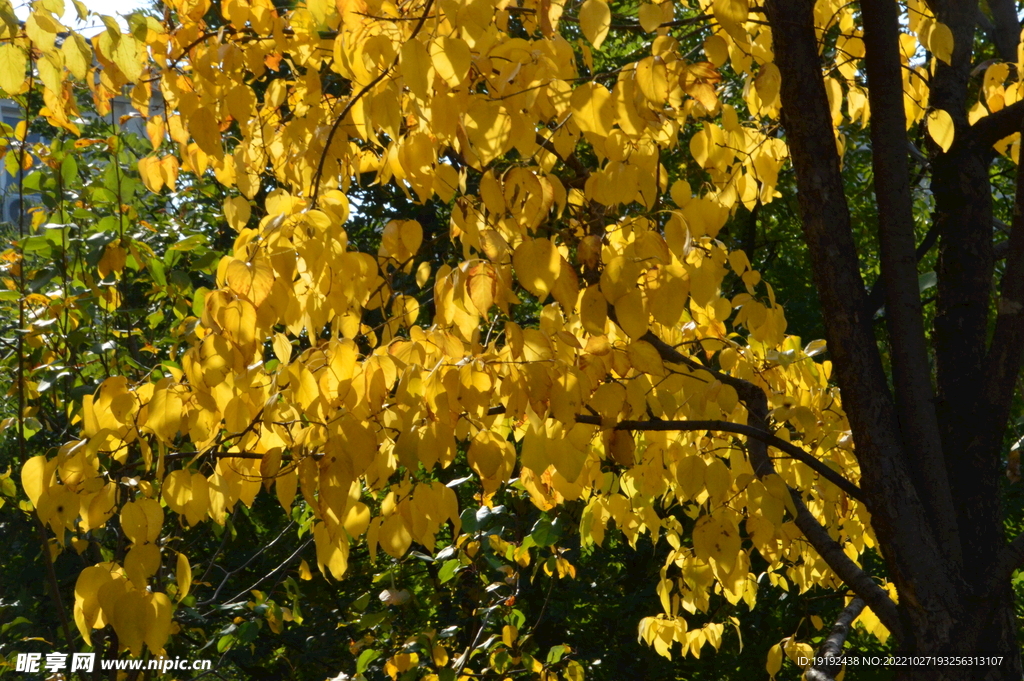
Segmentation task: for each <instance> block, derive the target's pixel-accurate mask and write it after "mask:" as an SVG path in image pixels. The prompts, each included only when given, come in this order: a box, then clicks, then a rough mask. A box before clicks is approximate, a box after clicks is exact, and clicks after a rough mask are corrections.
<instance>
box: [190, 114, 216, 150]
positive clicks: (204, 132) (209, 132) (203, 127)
mask: <svg viewBox="0 0 1024 681" xmlns="http://www.w3.org/2000/svg"><path fill="white" fill-rule="evenodd" d="M188 131H189V132H190V133H191V134H192V138H193V139H194V140H195V141H196V144H198V145H199V148H200V149H202V150H203V151H205V152H206V153H207V154H209V155H210V156H214V157H216V158H221V157H222V156H223V155H224V148H223V147H222V146H221V138H220V123H219V122H218V121H217V118H216V117H215V116H214V115H213V111H211V110H210V109H209V108H208V107H205V106H202V107H199V108H198V109H196V110H195V111H193V112H192V113H191V114H190V115H189V117H188Z"/></svg>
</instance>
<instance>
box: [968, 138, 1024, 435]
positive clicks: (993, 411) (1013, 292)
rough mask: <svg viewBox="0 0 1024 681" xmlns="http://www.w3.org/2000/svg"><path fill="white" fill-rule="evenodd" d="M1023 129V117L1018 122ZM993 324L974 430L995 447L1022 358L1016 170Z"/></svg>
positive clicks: (1023, 290)
mask: <svg viewBox="0 0 1024 681" xmlns="http://www.w3.org/2000/svg"><path fill="white" fill-rule="evenodd" d="M1018 122H1019V123H1020V124H1021V127H1022V128H1024V120H1022V121H1018ZM996 313H997V314H996V324H995V329H994V331H993V334H992V342H991V344H990V345H989V350H988V356H987V357H986V360H985V366H986V367H987V371H986V374H985V389H984V394H983V396H982V400H983V401H984V403H985V404H984V405H983V406H982V407H981V408H980V409H979V415H980V416H982V417H983V418H986V419H987V420H988V423H986V424H985V426H984V427H982V428H979V429H978V431H977V438H978V439H979V440H980V441H981V442H980V443H979V444H982V446H983V447H984V448H986V449H997V448H998V446H999V443H1000V442H1002V434H1003V431H1004V430H1005V429H1006V423H1007V421H1008V420H1009V417H1010V408H1011V403H1012V402H1013V391H1014V387H1015V386H1016V383H1017V376H1018V374H1019V373H1020V368H1021V359H1022V357H1024V173H1022V172H1020V171H1019V170H1018V172H1017V189H1016V196H1015V198H1014V203H1013V220H1012V225H1011V227H1010V238H1009V240H1008V241H1007V254H1006V269H1005V274H1003V280H1002V282H1001V283H1000V290H999V300H998V302H997V305H996Z"/></svg>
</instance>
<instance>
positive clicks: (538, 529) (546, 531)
mask: <svg viewBox="0 0 1024 681" xmlns="http://www.w3.org/2000/svg"><path fill="white" fill-rule="evenodd" d="M530 536H531V537H533V541H535V542H537V546H551V545H552V544H554V543H555V542H557V541H558V540H559V539H561V538H562V528H561V526H560V525H559V523H558V518H555V519H553V520H551V519H548V518H541V519H540V520H538V521H537V524H536V525H534V526H533V530H532V531H531V532H530Z"/></svg>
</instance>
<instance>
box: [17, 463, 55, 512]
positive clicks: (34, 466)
mask: <svg viewBox="0 0 1024 681" xmlns="http://www.w3.org/2000/svg"><path fill="white" fill-rule="evenodd" d="M52 473H53V469H52V468H51V469H50V470H49V471H48V470H47V466H46V457H45V456H43V455H41V454H40V455H39V456H33V457H32V458H31V459H29V460H28V461H26V462H25V465H23V466H22V467H21V486H22V488H23V489H24V490H25V494H26V495H28V498H29V501H31V502H32V505H33V506H38V505H39V497H40V496H42V494H43V492H44V491H46V488H47V487H49V486H50V481H49V480H48V479H47V478H48V477H49V476H50V475H51V474H52Z"/></svg>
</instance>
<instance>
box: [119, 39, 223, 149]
mask: <svg viewBox="0 0 1024 681" xmlns="http://www.w3.org/2000/svg"><path fill="white" fill-rule="evenodd" d="M110 57H111V59H110V60H111V61H112V62H114V64H115V65H116V66H117V68H119V69H121V73H123V74H124V77H125V78H127V79H128V80H129V82H132V83H134V82H135V81H137V80H138V79H139V77H140V76H142V66H143V63H144V60H143V59H141V58H140V56H139V41H138V40H136V39H135V37H134V36H132V35H131V34H126V35H122V36H121V39H120V40H118V41H117V44H116V45H114V51H113V52H112V53H111V55H110ZM218 137H219V135H218ZM208 153H213V152H208Z"/></svg>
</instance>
